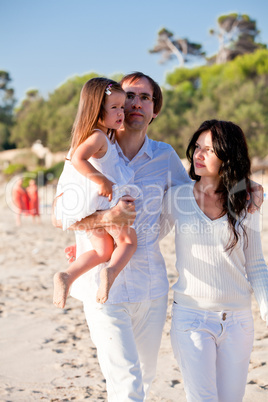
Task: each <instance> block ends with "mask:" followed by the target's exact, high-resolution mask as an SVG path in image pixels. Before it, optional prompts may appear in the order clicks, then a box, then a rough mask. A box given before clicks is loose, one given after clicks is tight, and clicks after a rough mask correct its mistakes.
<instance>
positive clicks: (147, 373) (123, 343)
mask: <svg viewBox="0 0 268 402" xmlns="http://www.w3.org/2000/svg"><path fill="white" fill-rule="evenodd" d="M84 311H85V315H86V319H87V323H88V327H89V330H90V335H91V339H92V341H93V343H94V344H95V346H96V348H97V353H98V359H99V363H100V367H101V370H102V373H103V375H104V377H105V379H106V386H107V394H108V400H109V402H112V401H113V402H114V401H116V402H127V401H144V400H145V396H146V395H148V393H149V389H150V386H151V384H152V381H153V379H154V377H155V372H156V363H157V356H158V351H159V347H160V343H161V337H162V331H163V327H164V324H165V320H166V312H167V296H164V297H161V298H159V299H156V300H149V301H144V302H141V303H119V304H98V303H84Z"/></svg>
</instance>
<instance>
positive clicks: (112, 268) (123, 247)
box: [97, 226, 137, 304]
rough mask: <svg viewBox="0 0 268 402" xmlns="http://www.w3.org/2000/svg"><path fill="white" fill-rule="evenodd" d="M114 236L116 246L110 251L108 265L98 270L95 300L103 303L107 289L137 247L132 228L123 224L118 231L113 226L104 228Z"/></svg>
mask: <svg viewBox="0 0 268 402" xmlns="http://www.w3.org/2000/svg"><path fill="white" fill-rule="evenodd" d="M106 230H107V231H108V232H109V233H110V235H111V236H112V237H113V238H114V240H115V242H116V245H117V247H116V248H115V250H114V251H113V253H112V256H111V261H110V263H109V266H108V267H105V268H103V269H102V270H101V272H100V280H101V282H100V286H99V289H98V292H97V302H98V303H102V304H103V303H105V302H106V301H107V300H108V295H109V291H110V289H111V286H112V284H113V283H114V280H115V278H116V277H117V275H118V274H119V273H120V272H121V271H122V269H123V268H124V267H125V266H126V265H127V263H128V262H129V260H130V258H131V257H132V255H133V254H134V253H135V251H136V249H137V236H136V232H135V230H134V229H133V228H131V227H129V226H124V227H123V228H120V232H118V229H117V230H116V229H115V228H106Z"/></svg>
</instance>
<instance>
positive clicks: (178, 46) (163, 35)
mask: <svg viewBox="0 0 268 402" xmlns="http://www.w3.org/2000/svg"><path fill="white" fill-rule="evenodd" d="M149 53H161V54H162V59H160V63H165V62H166V61H168V60H170V59H172V58H174V57H177V59H178V63H179V65H180V66H184V63H186V62H188V61H190V60H191V58H192V57H193V56H194V57H204V56H205V53H204V52H203V51H202V45H200V44H199V43H194V42H190V41H189V40H188V39H181V38H178V39H176V38H175V37H174V34H173V33H172V32H170V31H168V30H167V29H166V28H162V29H161V30H160V31H159V32H158V37H157V42H156V44H155V46H154V47H153V49H150V50H149Z"/></svg>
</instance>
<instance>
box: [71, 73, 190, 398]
mask: <svg viewBox="0 0 268 402" xmlns="http://www.w3.org/2000/svg"><path fill="white" fill-rule="evenodd" d="M121 84H122V87H123V89H124V90H125V92H126V93H127V98H126V104H125V121H124V127H123V128H122V129H121V130H120V131H119V132H118V133H117V137H116V140H117V146H118V152H119V155H120V157H121V158H123V160H124V161H125V163H126V164H127V165H129V166H130V167H131V168H132V169H133V170H134V172H135V184H136V185H137V186H139V188H140V189H141V194H142V196H141V197H139V199H138V200H136V201H135V208H136V211H137V214H136V219H135V229H136V232H137V236H138V248H137V251H136V253H135V254H134V256H133V257H132V259H131V261H130V263H129V264H128V266H127V267H125V268H124V270H123V271H122V272H121V273H120V274H119V276H118V278H117V279H116V280H115V282H114V284H113V286H112V288H111V290H110V294H109V299H108V301H107V302H106V303H105V304H103V305H102V304H99V303H97V302H96V301H95V297H96V291H97V288H98V273H99V271H100V269H101V267H97V268H95V269H93V270H91V271H89V272H88V273H87V274H85V275H83V276H82V277H80V278H79V279H78V280H77V281H76V282H75V283H74V284H73V287H72V291H71V295H72V296H74V297H76V298H78V299H80V300H83V303H84V310H85V315H86V319H87V322H88V326H89V329H90V333H91V338H92V341H93V342H94V343H95V345H96V348H97V350H98V359H99V363H100V366H101V369H102V372H103V375H104V377H105V379H106V384H107V393H108V400H109V401H119V402H126V401H143V400H144V399H145V396H146V395H148V393H149V388H150V386H151V383H152V381H153V379H154V376H155V371H156V363H157V355H158V351H159V347H160V342H161V336H162V331H163V326H164V323H165V319H166V310H167V293H168V289H169V285H168V279H167V274H166V268H165V263H164V260H163V257H162V255H161V253H160V249H159V244H158V237H159V218H160V213H161V205H162V199H163V195H164V192H165V191H166V190H167V189H168V187H169V186H170V185H175V184H180V183H181V184H183V183H185V182H188V181H189V177H188V174H187V173H186V171H185V169H184V167H183V165H182V163H181V161H180V159H179V157H178V156H177V154H176V153H175V151H174V150H173V149H172V147H171V146H169V145H167V144H164V143H160V142H156V141H152V140H149V139H148V137H147V135H146V133H147V129H148V125H149V124H150V122H151V121H152V120H153V119H154V118H156V117H157V115H158V113H159V112H160V110H161V106H162V93H161V89H160V88H159V86H158V84H156V83H155V82H154V81H153V80H152V79H151V78H150V77H148V76H146V75H144V74H142V73H133V74H129V75H127V76H125V77H124V78H123V80H122V82H121ZM133 212H134V204H133V202H129V203H124V204H123V203H121V204H119V205H118V206H116V207H115V208H114V209H112V210H109V211H100V212H97V213H96V214H93V215H91V216H90V217H88V218H85V219H84V220H83V221H82V222H80V223H79V224H77V225H74V229H79V227H80V228H81V225H83V228H87V229H90V228H92V227H102V226H110V225H111V223H112V224H118V225H119V226H120V225H121V224H124V223H132V222H133V220H134V218H135V215H133ZM76 243H77V255H80V254H81V253H82V252H84V251H85V250H88V249H89V248H90V245H89V240H88V238H87V237H86V236H85V235H83V234H81V232H79V231H76Z"/></svg>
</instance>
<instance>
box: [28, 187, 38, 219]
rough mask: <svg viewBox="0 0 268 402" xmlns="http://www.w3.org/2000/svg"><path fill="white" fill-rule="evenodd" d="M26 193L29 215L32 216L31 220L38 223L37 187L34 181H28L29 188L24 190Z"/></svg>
mask: <svg viewBox="0 0 268 402" xmlns="http://www.w3.org/2000/svg"><path fill="white" fill-rule="evenodd" d="M26 192H27V196H28V203H29V214H30V215H32V217H33V220H34V221H35V222H36V223H40V214H39V197H38V187H37V185H36V182H35V180H34V179H31V180H30V181H29V186H28V187H27V188H26Z"/></svg>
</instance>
